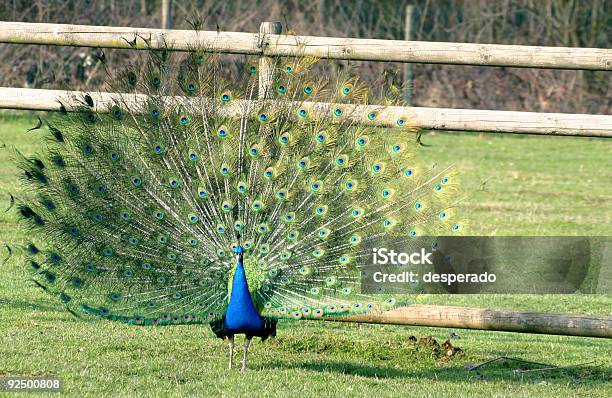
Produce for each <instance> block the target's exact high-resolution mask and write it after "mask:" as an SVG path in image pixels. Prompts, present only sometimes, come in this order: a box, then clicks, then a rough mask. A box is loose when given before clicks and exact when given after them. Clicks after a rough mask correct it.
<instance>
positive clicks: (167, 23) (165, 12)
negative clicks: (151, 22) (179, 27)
mask: <svg viewBox="0 0 612 398" xmlns="http://www.w3.org/2000/svg"><path fill="white" fill-rule="evenodd" d="M161 27H162V29H172V0H162V26H161Z"/></svg>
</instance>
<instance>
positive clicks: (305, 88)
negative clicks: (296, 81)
mask: <svg viewBox="0 0 612 398" xmlns="http://www.w3.org/2000/svg"><path fill="white" fill-rule="evenodd" d="M304 94H312V87H310V86H306V87H304Z"/></svg>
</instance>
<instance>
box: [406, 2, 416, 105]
mask: <svg viewBox="0 0 612 398" xmlns="http://www.w3.org/2000/svg"><path fill="white" fill-rule="evenodd" d="M413 15H414V6H413V5H411V4H408V5H407V6H406V22H405V26H404V40H412V21H413V18H414V16H413ZM404 86H405V87H404V89H405V90H406V92H405V100H406V106H412V95H413V92H412V90H413V83H412V64H411V63H410V62H407V63H405V64H404Z"/></svg>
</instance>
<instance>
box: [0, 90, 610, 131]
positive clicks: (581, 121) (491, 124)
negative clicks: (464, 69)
mask: <svg viewBox="0 0 612 398" xmlns="http://www.w3.org/2000/svg"><path fill="white" fill-rule="evenodd" d="M89 94H90V95H91V96H92V98H93V99H94V102H95V104H96V111H98V112H105V111H107V110H109V109H110V107H111V106H112V105H113V104H115V103H116V102H117V101H130V102H132V104H134V105H137V104H138V103H140V104H143V103H146V96H145V95H144V94H140V95H139V94H123V95H121V94H113V93H104V92H91V93H89ZM84 95H85V93H84V92H78V91H62V90H43V89H26V88H10V87H0V109H1V108H6V109H23V110H36V111H59V110H60V106H61V105H60V102H59V101H62V104H63V105H64V106H65V107H66V109H67V110H69V111H71V110H75V109H79V108H80V107H82V106H83V101H82V98H83V96H84ZM176 100H177V101H200V100H199V99H193V98H191V97H177V98H176ZM263 104H264V103H262V102H258V101H249V100H236V101H233V103H232V105H228V106H226V107H224V109H225V111H226V112H227V114H226V116H228V117H237V116H242V115H243V114H244V112H245V109H248V111H247V112H249V113H252V116H256V114H255V113H256V112H257V111H258V110H260V109H261V106H263ZM297 104H298V103H296V105H297ZM299 106H300V109H305V110H307V111H308V113H309V114H310V115H311V116H313V117H317V116H325V115H326V114H327V115H329V114H331V113H332V112H333V111H334V110H335V109H336V108H337V107H338V108H341V109H342V111H343V114H344V115H345V116H346V117H348V118H350V119H352V120H353V121H354V122H355V123H358V124H363V125H373V126H380V127H398V121H399V120H403V121H405V123H404V125H405V126H409V127H415V128H420V129H428V130H455V131H487V132H499V133H501V132H503V133H517V134H544V135H565V136H586V137H612V116H610V115H582V114H570V113H535V112H509V111H490V110H474V109H448V108H419V107H400V106H388V107H382V106H379V105H350V104H328V103H313V102H301V103H299ZM373 112H374V113H375V114H376V118H375V120H370V119H369V117H368V115H369V114H370V113H373Z"/></svg>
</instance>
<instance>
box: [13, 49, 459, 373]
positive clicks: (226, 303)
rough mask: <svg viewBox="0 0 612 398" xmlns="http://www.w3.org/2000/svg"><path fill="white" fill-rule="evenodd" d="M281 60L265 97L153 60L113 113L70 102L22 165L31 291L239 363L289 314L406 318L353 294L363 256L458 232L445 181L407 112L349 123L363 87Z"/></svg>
mask: <svg viewBox="0 0 612 398" xmlns="http://www.w3.org/2000/svg"><path fill="white" fill-rule="evenodd" d="M274 65H275V66H274V71H273V73H272V75H271V78H272V83H271V85H270V89H269V92H268V93H265V95H261V94H262V93H258V91H257V90H258V89H257V88H258V70H257V64H251V63H248V62H246V63H245V66H244V73H243V76H244V78H242V79H240V81H239V82H238V83H236V84H230V83H229V82H228V81H226V80H224V79H223V78H222V77H221V76H222V73H221V65H220V63H219V62H218V59H217V58H216V57H215V56H214V55H211V54H208V53H204V52H202V51H199V50H197V49H194V51H192V52H189V53H185V54H183V55H178V54H171V53H169V52H166V51H156V52H151V54H150V56H149V58H148V59H147V60H145V61H143V63H142V64H141V65H134V66H130V67H128V68H126V69H125V70H122V71H121V72H119V73H117V74H115V75H114V76H113V78H112V79H111V83H110V88H111V90H110V91H111V92H112V93H113V95H114V96H113V100H112V101H111V103H108V102H107V103H101V102H100V100H99V99H98V98H97V97H95V96H92V95H89V94H87V95H84V96H82V98H80V97H79V98H63V99H59V100H60V101H62V102H61V103H62V104H64V103H67V102H70V101H72V102H73V103H74V102H75V101H76V102H79V103H80V105H78V106H77V109H76V112H62V113H61V114H59V115H58V116H55V117H53V118H51V120H50V121H49V122H48V125H49V130H50V134H49V137H48V140H47V145H46V149H45V150H44V152H42V153H40V154H38V155H37V156H35V157H32V158H25V157H24V158H22V159H21V161H20V165H21V167H22V169H23V176H24V182H25V185H26V187H27V191H26V193H24V198H26V199H22V200H20V201H19V205H18V212H19V215H20V216H21V218H23V219H24V223H25V227H26V228H28V229H30V230H31V232H32V234H31V236H32V240H31V241H30V242H28V243H27V244H26V246H25V252H26V255H27V262H28V264H29V265H28V266H29V268H31V270H32V271H33V273H34V276H35V277H34V279H35V282H36V284H37V285H38V286H40V287H42V288H43V289H45V290H46V291H47V292H49V293H51V294H53V295H54V296H56V297H58V298H59V299H60V300H61V301H62V302H63V303H65V305H66V307H67V308H68V310H70V311H71V312H73V313H75V314H76V313H82V312H84V313H86V314H93V315H97V316H100V317H103V318H107V319H111V320H115V321H122V322H126V323H129V324H135V325H173V324H192V323H208V324H210V325H211V328H212V330H213V332H214V333H215V334H216V335H217V336H219V337H222V338H226V337H227V338H229V340H230V349H231V353H232V354H233V342H234V335H235V334H245V335H246V336H247V340H246V345H245V357H244V363H243V367H246V349H248V343H249V342H250V340H251V338H252V337H254V336H258V337H261V338H262V339H265V338H267V337H268V336H270V335H275V333H276V321H277V319H279V318H288V319H300V318H319V317H324V316H334V315H346V314H353V313H363V312H368V311H373V310H382V309H385V308H390V307H392V306H394V305H396V300H395V298H393V297H388V298H387V297H383V296H379V297H375V296H368V295H363V294H361V293H360V290H359V284H360V269H359V267H360V261H361V260H362V259H363V258H364V256H365V253H364V250H365V249H364V244H366V243H367V242H368V241H370V240H372V239H379V238H380V237H384V236H387V235H388V236H394V237H405V238H406V239H410V238H411V237H414V236H418V235H423V234H439V233H443V234H450V233H454V232H456V231H457V230H458V229H460V225H459V223H458V222H456V221H455V220H454V218H453V209H452V205H451V202H450V199H449V194H451V193H452V192H453V190H454V184H455V182H454V179H453V176H452V173H451V172H450V170H449V169H444V170H439V169H438V168H432V167H423V166H421V165H419V162H418V160H417V159H416V158H415V156H414V152H415V149H416V144H414V143H413V140H412V139H411V137H412V135H411V134H408V133H410V132H412V131H413V130H412V129H411V128H410V127H409V125H410V123H409V120H410V119H409V115H406V117H403V118H400V119H398V122H397V126H396V128H393V129H379V128H374V127H363V126H359V125H357V124H355V122H354V118H352V117H351V115H350V112H351V111H350V109H354V108H350V107H348V106H347V104H350V103H356V104H364V103H367V101H368V100H369V94H368V93H367V90H366V89H365V88H364V87H363V86H362V85H361V84H360V83H359V81H358V79H356V78H354V77H350V76H348V75H346V74H344V73H342V74H340V75H339V76H337V77H335V78H334V79H330V80H326V79H325V78H323V77H318V76H319V75H318V74H317V72H316V71H317V69H316V65H315V64H314V60H313V59H310V58H306V57H302V58H296V59H286V60H285V61H280V60H277V61H276V62H275V64H274ZM387 94H388V93H387ZM259 97H265V99H258V98H259ZM383 101H385V102H383V104H382V105H381V106H380V109H381V110H383V109H384V107H385V106H386V105H389V104H392V103H393V101H394V100H393V99H392V98H390V97H389V95H387V96H386V97H383ZM316 102H323V103H328V104H329V105H327V106H326V108H324V109H322V110H321V109H319V111H318V112H317V113H316V114H315V112H314V111H313V109H314V108H313V106H312V104H313V103H316ZM62 108H64V106H63V105H62ZM367 117H368V118H369V119H372V120H373V119H375V118H376V117H377V112H370V114H368V115H367ZM232 357H233V355H231V356H230V358H232ZM231 366H232V362H231V360H230V367H231Z"/></svg>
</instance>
